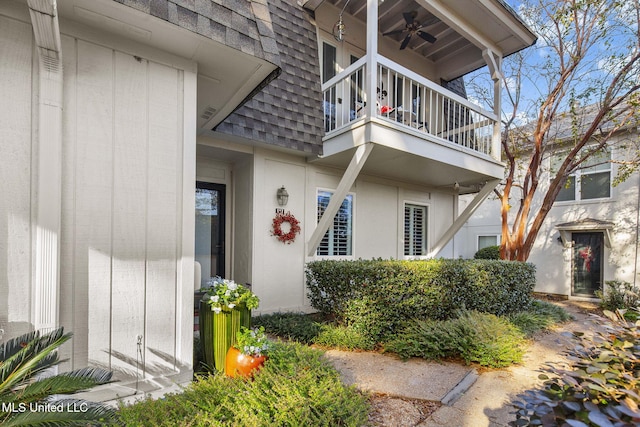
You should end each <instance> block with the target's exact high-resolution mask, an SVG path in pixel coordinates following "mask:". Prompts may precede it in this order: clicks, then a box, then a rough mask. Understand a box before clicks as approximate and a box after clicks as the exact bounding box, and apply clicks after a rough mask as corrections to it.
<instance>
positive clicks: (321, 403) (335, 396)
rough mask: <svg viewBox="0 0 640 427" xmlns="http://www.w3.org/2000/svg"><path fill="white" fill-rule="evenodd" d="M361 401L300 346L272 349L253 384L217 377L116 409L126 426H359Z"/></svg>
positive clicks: (363, 420)
mask: <svg viewBox="0 0 640 427" xmlns="http://www.w3.org/2000/svg"><path fill="white" fill-rule="evenodd" d="M367 414H368V404H367V401H366V397H365V396H363V395H362V394H360V393H359V392H357V391H356V389H355V388H353V387H348V386H345V385H343V384H342V383H341V381H340V375H339V374H338V372H337V371H336V370H335V369H334V368H333V367H332V366H331V365H329V363H328V362H327V361H326V360H325V359H324V358H323V357H322V353H321V352H320V351H318V350H314V349H311V348H308V347H305V346H303V345H300V344H294V343H290V344H284V343H274V345H273V348H272V349H271V351H270V353H269V359H268V360H267V362H266V363H265V365H264V367H263V368H262V369H260V370H259V371H258V372H257V373H256V374H255V375H254V377H253V380H252V381H246V380H243V379H232V378H228V377H225V376H224V375H222V374H214V375H208V376H203V377H200V378H199V380H198V381H195V382H193V383H191V384H190V385H188V386H187V387H186V388H185V390H184V392H183V393H180V394H170V395H167V396H165V398H163V399H161V400H144V401H141V402H138V403H136V404H134V405H121V406H120V409H119V415H120V418H121V420H122V422H123V423H124V424H126V425H153V426H172V427H173V426H210V425H217V426H227V425H228V426H237V425H241V426H273V425H278V426H299V425H313V426H337V425H339V426H354V427H355V426H361V425H365V424H366V421H367Z"/></svg>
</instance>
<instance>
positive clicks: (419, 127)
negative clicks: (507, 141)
mask: <svg viewBox="0 0 640 427" xmlns="http://www.w3.org/2000/svg"><path fill="white" fill-rule="evenodd" d="M371 57H373V61H371V62H369V61H367V59H368V58H369V59H370V58H371ZM369 63H372V65H371V66H370V67H371V69H375V70H376V72H375V73H373V74H372V75H371V76H370V78H371V83H370V84H369V85H367V82H366V76H367V67H368V66H369ZM368 87H371V88H374V89H372V90H367V88H368ZM322 91H323V100H322V102H323V108H324V120H325V135H324V138H323V158H322V159H320V160H318V161H319V162H320V163H322V164H327V165H331V166H337V167H346V166H347V165H348V164H349V162H350V160H351V158H352V156H353V155H354V152H355V150H356V149H357V148H358V147H359V146H361V145H364V144H366V143H374V145H375V150H374V151H373V154H372V155H371V156H369V158H368V160H367V162H366V165H365V166H364V169H363V173H365V174H370V175H375V176H378V177H386V178H389V179H394V180H401V181H403V182H411V183H415V184H418V185H427V186H429V187H433V188H441V189H445V190H448V191H453V189H454V188H455V189H457V190H458V191H459V192H460V193H461V194H464V193H476V192H478V190H479V188H481V187H482V185H483V184H484V183H485V182H487V181H492V180H496V179H501V178H502V176H503V170H504V166H503V164H502V163H501V162H500V140H499V137H500V128H499V125H500V123H499V121H498V120H497V117H496V116H495V114H493V113H491V112H489V111H485V110H483V109H482V108H480V107H478V106H476V105H474V104H472V103H471V102H469V101H468V100H466V99H464V98H463V97H461V96H459V95H457V94H455V93H453V92H451V91H449V90H447V89H446V88H444V87H442V86H439V85H437V84H435V83H434V82H432V81H431V80H429V79H427V78H426V77H424V76H420V75H418V74H417V73H415V72H413V71H411V70H409V69H407V68H405V67H403V66H402V65H400V64H397V63H395V62H393V61H391V60H389V59H388V58H385V57H384V56H381V55H373V56H365V57H363V58H360V59H359V60H357V61H355V62H354V63H353V64H351V65H350V66H348V67H347V68H345V69H344V70H343V71H342V72H340V73H338V74H337V75H336V76H334V77H333V78H331V79H329V80H328V81H327V82H325V83H324V84H323V85H322ZM371 93H375V95H374V96H371V95H370V94H371ZM370 100H373V101H370Z"/></svg>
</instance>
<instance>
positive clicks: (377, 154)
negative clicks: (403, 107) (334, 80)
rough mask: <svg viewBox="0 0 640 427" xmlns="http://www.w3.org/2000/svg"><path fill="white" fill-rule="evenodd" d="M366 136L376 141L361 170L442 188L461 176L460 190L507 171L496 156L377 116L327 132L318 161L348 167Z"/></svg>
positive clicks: (473, 188) (467, 190)
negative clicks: (406, 127) (493, 156)
mask: <svg viewBox="0 0 640 427" xmlns="http://www.w3.org/2000/svg"><path fill="white" fill-rule="evenodd" d="M367 142H372V143H374V144H375V146H374V149H373V151H372V152H371V155H370V156H369V158H368V159H367V161H366V163H365V164H364V167H363V169H362V171H361V174H365V175H370V176H376V177H379V178H387V179H391V180H396V181H401V182H407V183H411V184H416V185H421V186H428V187H432V188H442V189H443V190H445V189H449V190H453V187H454V185H455V183H456V182H457V183H458V184H459V185H460V193H461V194H464V193H473V192H477V191H478V188H479V185H481V184H483V183H484V182H486V181H488V180H494V179H502V178H503V177H504V165H503V164H502V163H500V162H498V161H497V160H495V159H493V158H492V157H491V156H488V155H485V154H481V153H478V152H476V151H474V150H471V149H468V148H465V147H462V146H459V145H457V144H455V143H453V142H450V141H447V140H444V139H441V138H437V137H433V136H430V135H426V134H424V133H422V132H413V131H411V130H406V129H403V128H402V127H401V126H397V125H394V124H393V123H391V122H388V121H386V120H383V119H376V118H374V119H371V120H368V121H366V120H364V119H363V120H358V121H357V122H354V123H352V124H351V125H350V126H348V127H346V128H345V129H343V130H342V131H340V132H336V133H335V134H333V135H330V136H327V137H326V138H325V140H324V146H323V152H324V154H323V156H322V157H320V158H317V159H315V160H313V162H314V163H316V164H321V165H327V166H334V167H339V168H346V167H347V166H348V165H349V162H350V161H351V158H352V157H353V153H354V151H355V149H356V148H357V147H358V146H360V145H363V144H365V143H367Z"/></svg>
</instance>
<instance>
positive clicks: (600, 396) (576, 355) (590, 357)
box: [510, 311, 640, 426]
mask: <svg viewBox="0 0 640 427" xmlns="http://www.w3.org/2000/svg"><path fill="white" fill-rule="evenodd" d="M605 314H606V315H607V317H609V318H610V320H612V321H613V323H610V324H608V325H606V328H607V331H606V332H605V333H597V334H596V335H595V336H594V337H589V336H585V335H584V334H582V333H574V334H573V339H574V341H575V342H576V345H575V346H573V347H572V348H571V349H570V350H568V351H567V356H568V357H569V360H570V362H569V364H568V365H567V366H559V365H551V364H549V365H547V366H546V367H545V368H543V371H545V372H546V373H543V374H541V375H540V376H539V378H540V379H542V380H544V383H543V385H542V387H541V388H538V389H534V390H528V391H526V392H524V393H522V394H519V395H518V396H517V398H518V400H516V401H514V402H513V405H514V406H515V407H516V408H517V412H516V413H515V415H516V421H513V422H511V423H510V425H513V426H527V425H570V426H613V425H616V426H617V425H620V426H631V425H640V410H638V405H639V404H640V395H639V394H638V390H639V389H640V324H637V323H636V324H630V323H627V322H625V321H624V318H623V316H622V313H620V312H619V314H618V316H616V315H615V314H614V313H612V312H610V311H605ZM600 320H603V319H600Z"/></svg>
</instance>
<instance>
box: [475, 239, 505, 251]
mask: <svg viewBox="0 0 640 427" xmlns="http://www.w3.org/2000/svg"><path fill="white" fill-rule="evenodd" d="M499 244H500V241H499V240H498V236H478V250H480V249H483V248H487V247H489V246H498V245H499Z"/></svg>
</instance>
